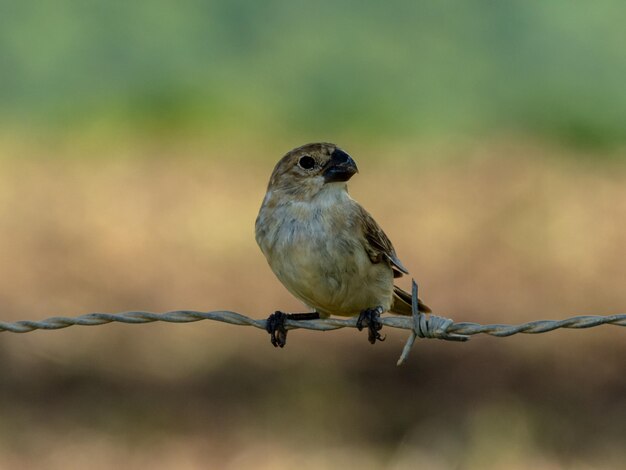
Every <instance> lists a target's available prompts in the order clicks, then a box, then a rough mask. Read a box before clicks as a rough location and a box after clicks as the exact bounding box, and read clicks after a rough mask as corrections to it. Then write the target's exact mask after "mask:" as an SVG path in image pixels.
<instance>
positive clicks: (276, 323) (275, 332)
mask: <svg viewBox="0 0 626 470" xmlns="http://www.w3.org/2000/svg"><path fill="white" fill-rule="evenodd" d="M287 317H288V315H287V314H286V313H283V312H281V311H278V310H277V311H276V312H274V313H272V314H271V315H270V316H269V317H268V318H267V322H266V323H265V329H266V330H267V332H268V333H269V334H270V340H271V341H272V345H273V346H274V347H275V348H279V347H280V348H284V347H285V344H287V329H286V328H285V320H286V319H287Z"/></svg>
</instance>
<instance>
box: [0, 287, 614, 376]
mask: <svg viewBox="0 0 626 470" xmlns="http://www.w3.org/2000/svg"><path fill="white" fill-rule="evenodd" d="M413 296H414V298H417V286H416V285H414V287H413ZM416 305H417V303H416V302H414V306H416ZM414 310H415V309H414ZM202 320H214V321H219V322H223V323H229V324H231V325H241V326H254V327H256V328H260V329H263V330H265V328H266V320H264V319H263V320H258V319H253V318H250V317H247V316H245V315H242V314H240V313H237V312H231V311H228V310H217V311H212V312H199V311H194V310H175V311H171V312H167V313H152V312H144V311H131V312H123V313H117V314H113V313H88V314H85V315H80V316H77V317H51V318H47V319H45V320H40V321H31V320H20V321H16V322H3V321H0V332H5V331H6V332H11V333H29V332H31V331H35V330H58V329H61V328H67V327H70V326H75V325H80V326H97V325H104V324H107V323H113V322H118V323H130V324H145V323H152V322H158V321H161V322H169V323H192V322H197V321H202ZM380 322H381V323H382V324H383V325H384V326H387V327H390V328H400V329H404V330H410V331H411V332H412V334H411V336H410V337H409V339H408V341H407V344H406V346H405V347H404V350H403V351H402V355H401V356H400V359H399V360H398V365H399V364H401V363H402V362H404V361H405V360H406V358H407V356H408V353H409V351H410V349H411V347H412V346H413V343H414V341H415V338H416V337H419V338H437V339H444V340H449V341H466V340H468V339H469V337H470V336H471V335H477V334H487V335H491V336H497V337H501V338H502V337H508V336H512V335H516V334H518V333H524V334H538V333H546V332H548V331H553V330H556V329H559V328H572V329H581V328H592V327H595V326H600V325H616V326H626V314H617V315H606V316H598V315H582V316H576V317H571V318H566V319H564V320H538V321H531V322H528V323H522V324H519V325H506V324H490V325H481V324H479V323H471V322H459V323H455V322H454V321H452V320H451V319H449V318H444V317H440V316H437V315H426V314H423V313H421V312H415V311H414V312H413V317H396V316H388V317H382V318H380ZM285 327H286V329H287V330H294V329H298V328H302V329H307V330H315V331H331V330H337V329H340V328H356V319H355V318H347V319H341V318H325V319H319V320H290V319H287V320H286V321H285Z"/></svg>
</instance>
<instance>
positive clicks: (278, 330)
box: [265, 310, 320, 348]
mask: <svg viewBox="0 0 626 470" xmlns="http://www.w3.org/2000/svg"><path fill="white" fill-rule="evenodd" d="M319 318H320V314H319V313H318V312H307V313H284V312H281V311H279V310H277V311H276V312H274V313H272V314H271V315H270V316H269V317H268V318H267V322H266V324H265V329H266V330H267V332H268V333H269V334H270V340H271V341H272V344H273V345H274V347H275V348H276V347H281V348H284V347H285V344H286V343H287V329H286V328H285V320H319Z"/></svg>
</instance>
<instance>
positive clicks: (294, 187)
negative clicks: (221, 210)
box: [256, 143, 430, 347]
mask: <svg viewBox="0 0 626 470" xmlns="http://www.w3.org/2000/svg"><path fill="white" fill-rule="evenodd" d="M357 172H358V169H357V166H356V163H355V162H354V160H353V159H352V157H350V155H348V154H347V153H346V152H344V151H343V150H341V149H340V148H338V147H337V146H336V145H334V144H330V143H313V144H307V145H303V146H302V147H298V148H296V149H293V150H292V151H290V152H289V153H287V154H286V155H285V156H284V157H283V158H281V159H280V161H279V162H278V163H277V164H276V167H275V168H274V171H273V173H272V176H271V177H270V181H269V185H268V187H267V193H266V194H265V198H264V199H263V204H262V205H261V209H260V211H259V215H258V217H257V219H256V241H257V243H258V244H259V246H260V247H261V251H263V254H264V255H265V257H266V258H267V262H268V263H269V265H270V267H271V268H272V271H274V274H276V276H277V277H278V279H279V280H280V281H281V282H282V283H283V285H284V286H285V287H286V288H287V290H289V292H291V293H292V294H293V295H294V296H295V297H297V298H298V299H300V300H301V301H302V302H304V303H305V304H306V305H307V306H309V307H310V308H312V309H314V312H312V313H303V314H285V313H283V312H275V313H274V314H272V315H270V317H269V318H268V321H267V330H268V332H269V333H270V335H271V340H272V344H273V345H274V346H280V347H283V346H284V345H285V341H286V338H287V332H286V329H285V326H284V322H285V319H286V318H294V319H315V318H320V317H322V318H326V317H328V316H330V315H340V316H356V315H358V316H359V318H358V321H357V326H358V328H359V330H361V329H362V328H363V326H367V327H368V331H369V335H368V337H369V341H370V343H372V344H374V343H375V342H376V340H380V341H382V340H383V339H384V337H382V336H381V334H380V333H379V331H380V329H381V328H382V324H381V323H380V321H379V318H380V315H381V314H382V313H384V312H388V311H389V312H394V313H399V314H401V315H411V295H410V294H409V293H407V292H405V291H403V290H402V289H400V288H399V287H397V286H394V284H393V282H394V281H393V280H394V278H398V277H401V276H402V275H403V274H408V271H407V269H406V268H405V267H404V265H403V264H402V262H400V260H399V259H398V256H397V255H396V252H395V250H394V248H393V245H392V244H391V241H389V238H387V235H385V232H383V231H382V229H381V228H380V227H379V226H378V224H377V223H376V221H375V220H374V219H373V218H372V216H371V215H370V214H369V212H367V211H366V210H365V209H363V207H361V206H360V205H359V203H358V202H356V201H355V200H354V199H352V198H351V197H350V196H349V195H348V190H347V181H348V180H349V179H350V178H352V176H354V175H355V174H356V173H357ZM418 307H419V309H420V311H422V312H430V308H428V307H427V306H426V305H424V304H423V303H422V302H421V301H420V302H419V305H418Z"/></svg>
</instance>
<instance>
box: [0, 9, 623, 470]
mask: <svg viewBox="0 0 626 470" xmlns="http://www.w3.org/2000/svg"><path fill="white" fill-rule="evenodd" d="M624 24H626V4H625V3H624V2H621V1H618V0H613V1H611V0H600V1H597V2H592V3H589V2H571V1H565V0H551V1H546V2H528V1H522V0H519V1H513V0H512V1H507V2H495V1H485V0H471V1H470V0H449V1H441V2H414V1H409V0H392V1H388V2H373V1H372V2H363V1H358V2H357V1H348V0H346V1H339V2H331V1H327V0H323V1H318V2H305V1H301V0H296V1H290V2H287V1H267V2H256V1H253V0H213V1H200V0H180V1H178V2H169V1H161V0H152V1H146V0H137V1H134V2H122V1H117V0H110V1H107V2H99V1H80V2H79V1H73V0H55V1H50V0H48V1H45V0H42V1H40V2H17V1H11V0H0V103H1V106H0V280H1V283H0V319H2V320H8V321H14V320H21V319H43V318H46V317H49V316H54V315H67V316H72V315H78V314H81V313H87V312H93V311H100V312H118V311H124V310H131V309H146V310H152V311H167V310H171V309H180V308H188V309H198V310H216V309H229V310H234V311H239V312H242V313H245V314H248V315H251V316H255V317H259V318H261V317H266V316H267V315H268V314H269V313H271V312H273V311H274V310H276V309H279V308H280V309H283V310H287V311H288V310H294V311H298V310H301V308H302V307H301V305H300V304H299V303H298V301H296V300H295V299H293V298H292V297H291V296H290V295H289V294H288V293H287V292H286V291H285V289H284V288H283V287H282V286H281V285H280V284H279V282H278V281H277V280H276V279H275V278H274V276H273V275H272V273H271V272H270V270H269V268H268V267H267V265H266V263H265V260H264V258H263V256H262V254H261V253H260V251H259V250H258V248H257V247H256V245H255V242H254V235H253V226H254V219H255V216H256V212H257V210H258V207H259V205H260V202H261V199H262V197H263V194H264V191H265V185H266V182H267V178H268V176H269V173H270V172H271V169H272V167H273V165H274V163H275V161H276V160H277V159H278V158H279V157H280V156H281V155H282V154H284V153H285V152H286V151H287V150H289V149H290V148H292V147H295V146H297V145H300V144H303V143H306V142H310V141H319V140H324V141H332V142H336V143H338V144H340V145H341V146H342V147H343V148H344V149H345V150H347V151H348V152H349V153H351V154H352V155H353V156H354V158H355V159H356V160H357V162H358V163H359V167H360V169H361V173H360V174H359V175H358V176H357V177H356V178H354V179H353V181H351V183H350V190H351V194H352V195H353V196H354V197H355V198H356V199H357V200H359V201H360V202H362V203H363V204H364V205H365V206H366V207H367V208H368V209H369V210H370V212H372V213H373V215H374V216H375V218H376V219H377V220H378V221H379V222H380V223H381V225H382V226H383V227H384V228H385V231H386V232H387V234H388V235H389V236H390V238H391V239H392V240H393V242H394V244H395V246H396V249H397V251H398V253H399V255H400V257H401V259H402V260H403V263H404V264H405V265H406V266H407V267H408V268H409V269H410V270H411V272H412V273H413V275H414V276H415V277H416V279H417V280H418V281H419V283H420V286H421V293H422V296H423V297H424V299H425V300H426V301H427V303H428V304H429V305H431V306H432V307H433V309H434V310H435V311H436V312H437V313H439V314H442V315H446V316H449V317H452V318H454V319H455V320H457V321H476V322H482V323H494V322H501V323H517V322H525V321H530V320H536V319H559V318H564V317H567V316H572V315H577V314H612V313H623V312H624V310H625V309H626V289H625V284H626V283H625V281H626V263H625V261H626V248H625V247H626V225H625V221H626V158H625V155H626V153H625V151H626V88H625V86H624V84H625V83H626V47H625V45H626V29H625V28H624ZM401 285H402V286H404V287H408V286H409V280H408V279H403V280H402V282H401ZM386 333H387V341H386V342H384V343H382V344H377V345H376V346H375V347H372V346H370V345H369V344H368V343H367V340H366V337H365V333H361V334H358V333H357V332H356V331H354V330H351V331H337V332H331V333H324V334H322V333H314V332H307V331H297V332H292V333H291V334H290V335H289V342H288V345H287V347H286V348H285V349H284V350H275V349H274V348H272V347H271V345H270V343H269V338H268V336H267V335H266V334H265V333H263V332H261V331H259V330H253V329H251V328H241V327H235V326H227V325H221V324H215V323H212V322H200V323H194V324H188V325H171V324H150V325H143V326H132V325H118V324H112V325H107V326H100V327H98V328H83V327H73V328H69V329H66V330H59V331H54V332H45V331H38V332H33V333H29V334H27V335H15V334H11V333H3V334H1V335H0V365H1V368H0V370H1V371H2V374H1V377H0V468H2V469H5V468H6V469H13V468H20V469H29V468H34V469H39V468H41V469H67V468H93V469H109V468H138V469H139V468H164V469H165V468H167V469H169V468H176V469H192V468H193V469H195V468H231V469H242V468H254V469H263V468H267V469H270V468H271V469H281V468H310V469H321V468H330V469H332V468H347V467H350V468H352V467H356V468H363V469H378V468H390V469H413V468H428V469H448V468H456V469H526V468H531V466H532V468H537V469H560V468H575V469H596V468H623V464H624V461H626V443H625V440H624V439H625V438H624V436H626V368H625V364H626V341H625V336H624V334H625V332H624V331H622V329H620V328H618V327H610V326H607V327H600V328H595V329H592V330H585V331H558V332H553V333H549V334H543V335H538V336H515V337H511V338H508V339H496V338H490V337H483V336H480V337H474V338H472V340H471V341H470V342H469V343H466V344H455V343H447V342H438V341H434V340H432V341H420V342H419V343H418V344H417V346H416V347H415V348H414V351H413V352H412V355H411V357H410V360H409V362H408V363H407V364H406V365H405V366H403V367H401V368H398V367H396V365H395V362H396V359H397V356H398V355H399V353H400V351H401V348H402V345H403V343H404V340H405V337H406V333H405V332H399V331H386Z"/></svg>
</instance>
